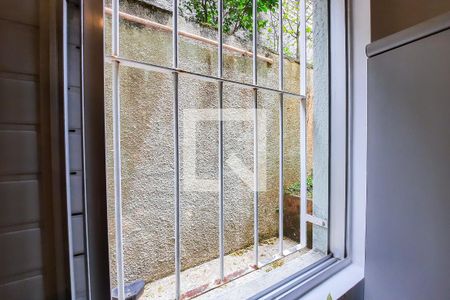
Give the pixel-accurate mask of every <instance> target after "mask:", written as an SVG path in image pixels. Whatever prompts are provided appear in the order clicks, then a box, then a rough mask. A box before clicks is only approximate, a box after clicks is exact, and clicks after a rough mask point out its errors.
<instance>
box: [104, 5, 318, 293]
mask: <svg viewBox="0 0 450 300" xmlns="http://www.w3.org/2000/svg"><path fill="white" fill-rule="evenodd" d="M217 5H218V41H217V46H218V47H217V51H218V69H217V70H218V72H217V75H216V76H211V75H205V74H201V73H199V72H194V71H189V70H185V69H182V68H180V67H179V48H178V44H179V37H180V35H184V36H186V35H188V34H187V33H185V32H180V31H179V27H178V17H179V11H178V10H179V8H178V7H179V3H178V0H173V19H172V21H173V23H172V27H170V26H165V25H160V24H157V23H152V22H151V21H147V22H146V21H145V20H142V19H140V18H138V17H133V16H130V15H127V14H125V13H122V12H119V0H112V8H111V9H109V8H105V13H107V14H111V18H112V36H111V40H112V52H111V54H110V55H106V61H107V62H109V63H111V64H112V104H113V105H112V108H113V150H114V155H113V159H114V199H115V225H116V226H115V230H116V232H115V235H116V241H115V243H116V245H115V246H116V264H117V266H116V268H117V270H116V271H117V285H118V291H119V299H125V292H124V259H123V236H122V191H121V151H120V150H121V145H120V140H121V139H120V128H121V123H120V122H121V116H120V102H121V101H120V100H121V98H120V89H119V87H120V68H121V67H122V66H126V67H132V68H137V69H141V70H148V71H157V72H163V73H168V74H172V75H171V76H173V114H174V118H173V131H174V140H173V146H174V158H173V159H174V166H175V171H174V182H175V192H174V195H175V196H174V199H173V202H174V220H175V232H174V237H175V249H174V251H175V261H174V265H175V281H176V285H175V289H176V290H175V296H176V299H180V297H181V292H180V273H181V240H180V229H181V223H180V211H181V207H180V145H179V138H180V137H179V122H180V120H179V95H178V90H179V75H180V74H184V75H187V76H193V77H196V78H198V79H201V80H206V81H210V82H215V83H217V84H218V93H219V95H218V99H219V103H218V112H217V113H218V119H219V143H218V152H219V166H218V167H219V194H218V195H219V199H218V201H219V220H217V221H218V223H219V235H220V236H219V249H218V250H219V251H218V252H219V261H220V268H219V270H220V271H219V272H220V274H218V275H219V277H220V279H221V284H222V283H224V282H225V277H226V274H225V272H224V256H225V250H224V233H225V224H224V152H223V135H224V126H223V123H224V116H223V85H224V82H225V83H232V84H235V85H238V86H243V87H247V88H251V89H253V118H254V129H253V139H254V140H253V145H254V149H253V155H254V162H253V167H254V171H253V172H254V178H253V185H254V191H253V201H254V220H253V223H254V252H255V253H254V255H255V261H254V264H253V265H252V266H250V268H251V269H258V268H261V267H263V266H264V265H267V264H270V263H272V262H273V261H275V260H277V259H280V258H282V257H284V256H286V255H288V254H291V253H293V252H296V251H297V250H299V249H301V248H303V247H305V246H306V235H307V222H308V221H309V222H312V221H311V220H312V219H313V218H314V217H312V216H310V215H307V212H306V210H307V182H306V181H307V174H306V173H307V166H306V80H307V78H306V76H307V74H306V73H307V72H306V62H307V59H306V55H307V49H306V36H307V35H306V13H305V11H306V4H305V0H301V1H300V32H301V34H300V41H299V43H300V45H299V46H300V53H301V54H300V92H299V93H295V92H292V91H287V90H285V86H284V80H283V79H284V70H283V65H284V54H283V47H282V46H281V45H283V38H284V37H283V1H282V0H279V2H278V7H279V18H278V19H279V20H278V22H279V24H278V27H279V41H278V43H279V45H280V47H278V49H279V50H278V52H279V53H278V58H279V64H278V88H273V87H267V86H262V85H259V83H258V76H257V75H258V73H257V62H258V60H259V59H261V60H267V58H265V57H262V56H259V55H257V49H258V37H257V34H258V19H257V16H258V14H257V0H253V1H252V12H253V30H252V31H253V32H252V52H251V53H249V52H247V51H246V52H245V53H244V54H245V55H248V56H251V57H252V82H251V83H248V82H244V81H237V80H233V79H229V78H224V76H223V75H224V74H223V73H224V72H223V69H224V63H223V56H224V54H223V49H224V48H226V49H232V46H229V45H225V44H224V41H223V31H224V30H223V11H224V9H223V0H218V2H217ZM120 19H128V20H130V19H131V20H134V21H135V22H138V23H139V22H141V24H142V25H145V26H159V27H161V28H160V29H162V30H165V31H169V32H172V39H173V40H172V43H173V44H172V47H173V53H172V65H171V66H170V67H169V66H163V65H158V64H155V63H148V62H142V61H137V60H133V59H129V58H126V57H123V56H121V53H120V49H119V39H120V36H119V23H120ZM258 90H266V91H272V92H276V93H277V94H278V95H279V99H278V101H279V130H280V135H279V156H280V157H279V160H280V165H279V178H280V180H279V196H278V198H279V199H278V200H279V230H278V232H279V245H278V254H277V255H275V256H274V257H272V258H271V259H270V260H268V261H260V260H259V255H258V247H259V234H258V232H259V231H258V227H259V219H258V201H259V198H258V196H259V194H258V185H259V180H258V143H257V141H258V134H259V132H258V113H257V109H258ZM286 95H289V96H291V97H294V98H295V99H297V100H298V101H299V102H300V133H299V134H300V178H299V180H300V187H301V189H300V201H301V202H300V234H299V235H300V243H299V244H298V245H296V246H295V247H293V248H291V249H284V248H283V199H284V187H283V177H284V174H283V160H284V157H283V149H284V137H283V124H284V116H283V107H284V97H285V96H286ZM316 223H317V222H316Z"/></svg>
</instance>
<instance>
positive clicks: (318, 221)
mask: <svg viewBox="0 0 450 300" xmlns="http://www.w3.org/2000/svg"><path fill="white" fill-rule="evenodd" d="M305 217H306V218H305V219H306V220H305V221H306V222H309V223H313V224H314V225H317V226H320V227H324V228H328V221H327V220H324V219H321V218H318V217H316V216H313V215H310V214H306V216H305Z"/></svg>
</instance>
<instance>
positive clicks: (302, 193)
mask: <svg viewBox="0 0 450 300" xmlns="http://www.w3.org/2000/svg"><path fill="white" fill-rule="evenodd" d="M299 43H300V94H301V95H304V96H305V98H303V99H302V100H301V101H300V244H301V245H303V246H306V242H307V240H306V228H307V227H306V209H307V206H306V203H307V199H306V197H307V193H306V189H307V185H306V183H307V180H306V176H307V175H306V80H307V78H306V0H300V40H299Z"/></svg>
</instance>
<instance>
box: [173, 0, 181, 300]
mask: <svg viewBox="0 0 450 300" xmlns="http://www.w3.org/2000/svg"><path fill="white" fill-rule="evenodd" d="M172 21H173V25H172V26H173V31H172V51H173V52H172V66H173V68H175V69H176V68H178V0H173V16H172ZM173 84H174V94H173V95H174V97H173V114H174V121H173V129H174V130H173V131H174V137H173V144H174V149H173V151H174V169H175V174H174V175H175V176H174V183H175V184H174V186H175V190H174V198H175V199H174V200H175V298H176V299H177V300H178V299H180V296H181V236H180V152H179V148H180V146H179V126H178V125H179V111H178V110H179V105H178V73H177V72H173Z"/></svg>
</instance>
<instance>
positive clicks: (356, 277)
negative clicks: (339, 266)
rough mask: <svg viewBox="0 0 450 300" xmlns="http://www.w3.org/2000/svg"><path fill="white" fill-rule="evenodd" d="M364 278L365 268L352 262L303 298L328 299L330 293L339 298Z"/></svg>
mask: <svg viewBox="0 0 450 300" xmlns="http://www.w3.org/2000/svg"><path fill="white" fill-rule="evenodd" d="M363 278H364V269H363V268H361V267H359V266H357V265H355V264H351V265H350V266H348V267H346V268H345V269H343V270H342V271H340V272H338V273H336V274H335V275H334V276H332V277H330V278H329V279H327V280H325V281H324V282H323V283H321V284H320V285H318V286H317V287H315V288H314V289H312V290H311V291H310V292H309V293H307V294H306V295H304V296H303V297H302V298H301V299H302V300H318V299H323V300H326V299H327V296H328V295H329V294H330V295H331V297H332V298H333V299H339V297H341V296H342V295H344V294H345V293H346V292H347V291H348V290H350V289H351V288H352V287H354V286H355V285H356V284H357V283H358V282H359V281H361V279H363Z"/></svg>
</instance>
